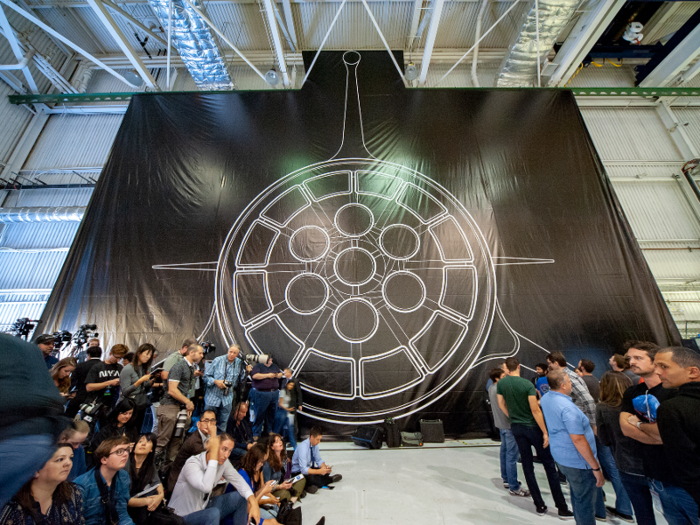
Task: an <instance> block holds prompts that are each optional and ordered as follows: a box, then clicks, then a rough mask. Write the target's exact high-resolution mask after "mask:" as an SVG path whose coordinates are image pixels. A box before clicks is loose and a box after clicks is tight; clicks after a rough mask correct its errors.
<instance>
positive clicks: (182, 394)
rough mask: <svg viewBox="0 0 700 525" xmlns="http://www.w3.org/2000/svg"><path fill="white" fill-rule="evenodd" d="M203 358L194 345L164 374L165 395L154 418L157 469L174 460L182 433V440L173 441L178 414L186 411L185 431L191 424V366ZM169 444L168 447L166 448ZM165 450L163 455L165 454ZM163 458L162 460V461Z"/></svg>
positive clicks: (195, 344)
mask: <svg viewBox="0 0 700 525" xmlns="http://www.w3.org/2000/svg"><path fill="white" fill-rule="evenodd" d="M203 357H204V349H203V348H202V347H201V346H200V345H198V344H197V343H194V344H191V345H189V346H188V347H187V350H186V352H185V355H184V357H183V359H181V360H179V361H178V362H177V363H175V364H174V365H173V367H172V368H171V369H170V373H169V374H168V389H167V394H165V395H164V396H163V398H162V399H161V401H160V406H159V407H158V410H157V411H156V417H157V418H158V441H157V442H156V464H161V466H166V465H169V464H170V462H172V461H173V460H174V459H175V456H177V453H178V450H180V447H181V446H182V442H183V441H184V438H185V433H183V435H182V436H178V437H174V436H173V431H174V430H175V427H176V423H177V419H178V414H179V412H180V411H182V410H186V411H187V420H186V421H185V429H187V428H189V426H190V423H191V422H192V420H191V416H192V412H193V411H194V404H193V403H192V401H190V389H191V386H192V383H194V369H195V365H196V364H197V363H199V362H200V361H201V360H202V358H203ZM168 444H169V446H168ZM166 447H167V453H166V451H165V449H166ZM163 454H165V457H163Z"/></svg>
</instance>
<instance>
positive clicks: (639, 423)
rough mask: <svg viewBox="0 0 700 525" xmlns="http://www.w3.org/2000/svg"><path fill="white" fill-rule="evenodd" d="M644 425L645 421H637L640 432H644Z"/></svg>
mask: <svg viewBox="0 0 700 525" xmlns="http://www.w3.org/2000/svg"><path fill="white" fill-rule="evenodd" d="M642 423H643V421H637V423H636V426H637V428H638V429H639V430H642Z"/></svg>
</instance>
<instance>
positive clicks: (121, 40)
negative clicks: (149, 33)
mask: <svg viewBox="0 0 700 525" xmlns="http://www.w3.org/2000/svg"><path fill="white" fill-rule="evenodd" d="M88 2H89V3H90V6H91V7H92V10H93V11H94V12H95V14H96V15H97V18H99V19H100V22H102V25H103V26H105V29H107V31H108V32H109V34H110V35H111V36H112V38H113V39H114V41H115V42H116V43H117V45H118V46H119V47H120V48H121V50H122V51H123V52H124V54H125V55H126V57H127V58H128V59H129V62H131V65H132V66H133V67H134V69H136V72H137V73H138V74H139V76H140V77H141V78H142V79H143V81H144V82H145V83H146V85H147V86H148V87H149V88H151V89H155V90H159V89H160V88H159V87H158V83H157V82H156V80H155V79H154V78H153V77H152V76H151V73H150V72H149V71H148V69H146V66H145V65H144V63H143V62H142V61H141V58H140V57H139V56H138V55H137V54H136V51H135V50H134V48H133V47H131V45H130V44H129V42H128V41H127V40H126V37H125V36H124V33H122V30H121V29H120V28H119V26H118V25H117V23H116V22H115V21H114V19H113V18H112V15H110V14H109V11H107V7H106V6H105V5H104V4H103V3H102V2H101V1H100V0H88Z"/></svg>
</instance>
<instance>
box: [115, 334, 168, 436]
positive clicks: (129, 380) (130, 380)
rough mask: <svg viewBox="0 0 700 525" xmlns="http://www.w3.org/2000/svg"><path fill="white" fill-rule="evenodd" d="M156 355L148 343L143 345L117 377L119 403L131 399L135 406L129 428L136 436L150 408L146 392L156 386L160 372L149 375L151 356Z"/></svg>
mask: <svg viewBox="0 0 700 525" xmlns="http://www.w3.org/2000/svg"><path fill="white" fill-rule="evenodd" d="M155 353H156V349H155V347H154V346H153V345H152V344H150V343H145V344H142V345H141V346H139V348H138V350H136V353H135V354H134V357H133V358H132V360H131V363H129V364H128V365H126V366H125V367H124V368H123V369H122V373H121V374H120V375H119V386H120V387H121V397H120V398H119V400H120V401H121V400H122V399H124V398H127V399H131V400H132V401H133V402H134V405H135V406H136V407H135V409H134V416H133V417H132V418H131V421H129V426H130V427H132V428H133V429H134V430H135V431H136V432H137V433H138V434H141V427H142V426H143V419H144V417H145V415H146V410H148V407H149V406H151V400H150V399H149V398H148V391H149V390H150V389H151V387H153V386H158V384H157V383H155V381H156V380H157V378H158V377H159V376H160V372H154V373H153V374H151V373H150V371H151V363H152V362H153V356H154V355H155Z"/></svg>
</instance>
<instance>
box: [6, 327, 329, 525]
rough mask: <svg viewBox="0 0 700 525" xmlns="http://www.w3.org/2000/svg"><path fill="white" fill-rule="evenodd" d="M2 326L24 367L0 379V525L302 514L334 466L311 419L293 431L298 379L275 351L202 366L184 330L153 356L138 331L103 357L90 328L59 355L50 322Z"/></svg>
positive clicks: (203, 522)
mask: <svg viewBox="0 0 700 525" xmlns="http://www.w3.org/2000/svg"><path fill="white" fill-rule="evenodd" d="M0 337H1V338H2V340H1V341H0V344H1V345H2V347H3V353H2V356H3V359H4V360H5V361H6V362H7V364H9V365H12V362H11V361H12V360H21V362H22V366H21V369H22V370H31V373H29V374H27V375H25V374H23V375H22V377H17V376H11V377H8V378H7V379H8V380H9V382H6V381H5V380H6V378H5V377H4V376H3V377H2V378H1V379H2V381H3V384H2V387H3V388H2V395H3V397H4V398H5V397H6V396H5V395H6V394H7V396H9V398H5V399H3V401H4V402H3V406H8V403H9V404H11V403H13V402H15V406H14V407H13V409H12V410H9V411H7V413H4V412H5V411H3V413H2V414H1V415H3V416H8V418H6V419H5V420H4V423H5V424H4V425H3V426H2V428H0V441H2V442H3V445H4V447H3V451H2V452H0V463H2V465H3V468H2V469H0V471H1V472H0V525H15V524H22V525H33V524H37V525H38V524H41V525H53V524H80V525H82V524H85V525H98V524H99V525H103V524H106V525H117V524H119V525H132V524H136V525H142V524H143V525H146V524H148V525H150V524H156V525H160V524H162V525H176V524H178V525H179V524H182V523H185V524H189V525H218V524H220V523H227V524H228V523H231V524H233V525H248V524H249V523H250V522H251V519H252V520H253V522H254V523H256V524H260V523H265V524H267V525H275V524H277V523H283V524H285V523H289V524H291V523H301V511H300V508H299V507H298V506H296V507H295V504H296V505H298V501H299V499H301V498H304V497H305V496H306V495H307V493H308V494H314V493H316V492H317V491H318V489H319V488H321V487H328V486H329V485H331V484H333V483H337V482H339V481H340V480H341V479H342V476H341V475H340V474H333V473H332V469H331V467H329V466H327V465H326V463H325V462H324V461H323V460H322V459H321V457H320V454H319V443H320V442H321V439H322V431H321V429H320V428H318V427H313V428H312V429H311V432H310V436H309V437H308V438H307V439H305V440H302V441H300V442H299V443H298V444H297V435H298V434H297V432H298V425H297V422H296V415H297V412H298V411H302V410H303V406H302V403H303V400H302V394H301V389H300V388H299V385H298V384H297V380H296V378H295V377H293V375H292V371H291V370H289V369H286V370H281V369H280V368H279V367H277V365H276V364H275V363H274V361H273V358H272V356H269V358H267V360H266V361H265V362H264V363H254V364H253V365H249V364H247V363H246V362H245V361H244V360H243V359H242V358H241V357H240V355H239V354H240V348H239V347H238V346H237V345H234V346H232V347H231V348H229V349H228V351H227V353H226V354H225V355H222V356H219V357H217V358H215V359H213V360H212V361H211V362H210V363H208V365H207V366H206V367H205V366H203V356H204V350H203V348H202V346H201V345H199V344H198V343H197V341H196V340H194V339H186V340H185V341H184V342H183V344H182V348H181V349H180V350H179V351H176V352H173V353H171V354H170V355H169V356H167V358H166V359H165V360H164V362H163V363H162V366H156V367H153V363H154V360H155V358H156V357H157V355H158V351H157V350H156V348H155V347H154V346H153V345H151V344H148V343H146V344H142V345H141V346H139V347H138V349H137V350H136V351H135V352H130V351H129V348H128V347H127V346H125V345H123V344H116V345H114V346H112V347H111V348H110V350H109V352H108V354H107V355H106V356H103V355H102V354H103V351H102V349H101V347H100V345H99V340H97V339H93V340H90V341H89V343H88V347H87V348H86V349H85V351H84V352H82V353H81V354H80V355H79V356H78V357H77V358H73V357H68V358H65V359H61V360H58V359H57V358H56V357H54V356H53V347H54V341H53V339H52V338H51V336H50V335H42V336H40V337H38V338H37V339H36V340H35V345H30V344H28V343H25V342H23V341H21V340H19V339H17V338H12V337H9V336H5V335H2V334H0ZM37 346H38V347H39V350H40V352H39V351H37ZM6 357H7V359H5V358H6ZM8 360H9V361H10V362H8ZM42 361H43V362H42ZM15 364H19V361H17V362H16V363H15ZM18 368H19V367H18ZM51 385H53V387H55V388H51ZM23 407H24V410H23ZM38 407H39V408H38ZM57 429H58V430H57ZM288 445H289V452H290V454H289V455H288ZM291 452H293V454H292V453H291ZM324 522H325V518H321V519H320V521H318V525H322V524H323V523H324Z"/></svg>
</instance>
